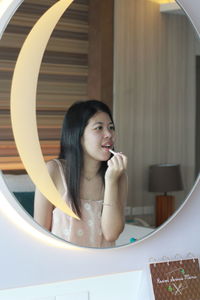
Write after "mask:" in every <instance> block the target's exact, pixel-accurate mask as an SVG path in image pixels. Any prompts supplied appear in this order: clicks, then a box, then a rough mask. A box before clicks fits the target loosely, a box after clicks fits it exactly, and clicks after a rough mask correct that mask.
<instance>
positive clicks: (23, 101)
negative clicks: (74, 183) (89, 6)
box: [11, 0, 78, 219]
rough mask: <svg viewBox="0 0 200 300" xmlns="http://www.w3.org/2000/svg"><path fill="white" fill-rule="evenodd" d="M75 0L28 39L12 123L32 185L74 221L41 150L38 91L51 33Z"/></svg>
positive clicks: (67, 0)
mask: <svg viewBox="0 0 200 300" xmlns="http://www.w3.org/2000/svg"><path fill="white" fill-rule="evenodd" d="M72 2H73V0H60V1H58V2H56V3H55V4H54V5H53V6H52V7H51V8H49V9H48V10H47V11H46V12H45V13H44V14H43V15H42V17H41V18H40V19H39V20H38V22H37V23H36V24H35V26H34V27H33V28H32V30H31V32H30V33H29V35H28V36H27V38H26V40H25V42H24V44H23V46H22V48H21V51H20V54H19V57H18V59H17V63H16V67H15V70H14V75H13V80H12V87H11V121H12V129H13V134H14V138H15V143H16V146H17V149H18V152H19V155H20V157H21V160H22V162H23V164H24V167H25V168H26V170H27V173H28V174H29V176H30V178H31V179H32V181H33V182H34V183H35V185H36V187H37V188H38V189H39V190H40V192H41V193H42V194H43V195H44V196H45V197H46V198H47V199H48V200H49V201H50V202H51V203H52V204H53V205H54V206H56V207H58V208H59V209H61V210H62V211H63V212H65V213H66V214H68V215H69V216H72V217H74V218H77V219H78V217H77V216H76V215H75V214H74V212H73V211H72V210H71V209H70V208H69V207H68V206H67V204H66V202H65V201H64V200H63V199H62V197H61V196H60V194H59V192H58V190H57V188H56V186H55V185H54V183H53V181H52V179H51V177H50V175H49V173H48V170H47V167H46V164H45V161H44V158H43V155H42V151H41V147H40V142H39V137H38V131H37V120H36V91H37V81H38V75H39V70H40V65H41V61H42V57H43V54H44V51H45V49H46V45H47V43H48V41H49V38H50V36H51V33H52V31H53V29H54V28H55V26H56V24H57V22H58V21H59V19H60V17H61V16H62V14H63V13H64V11H65V10H66V9H67V8H68V6H69V5H70V4H71V3H72Z"/></svg>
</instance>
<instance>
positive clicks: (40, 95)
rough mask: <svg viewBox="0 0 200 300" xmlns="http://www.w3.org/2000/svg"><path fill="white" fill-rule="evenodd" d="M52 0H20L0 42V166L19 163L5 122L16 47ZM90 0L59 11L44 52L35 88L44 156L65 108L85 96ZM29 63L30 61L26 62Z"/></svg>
mask: <svg viewBox="0 0 200 300" xmlns="http://www.w3.org/2000/svg"><path fill="white" fill-rule="evenodd" d="M52 4H53V3H52V1H51V0H40V1H39V2H38V1H37V0H25V1H24V2H23V3H22V5H21V6H20V8H19V9H18V11H17V12H16V13H15V15H14V16H13V18H12V19H11V21H10V23H9V25H8V26H7V28H6V31H5V33H4V35H3V37H2V39H1V41H0V169H3V170H9V169H21V168H23V166H22V164H21V161H20V158H19V157H18V154H17V150H16V147H15V143H14V141H13V134H12V130H11V122H10V110H9V105H10V104H9V101H10V87H11V80H12V74H13V69H14V66H15V61H16V59H17V56H18V53H19V50H20V48H21V46H22V44H23V42H24V40H25V38H26V36H27V34H28V33H29V32H30V30H31V28H32V26H33V25H34V24H35V22H36V21H37V20H38V19H39V17H40V16H41V15H42V14H43V13H44V12H45V11H46V10H47V9H48V8H49V7H50V6H51V5H52ZM88 11H89V0H74V2H73V3H72V4H71V5H70V7H69V9H68V10H67V11H66V12H65V13H64V14H63V16H62V18H61V19H60V21H59V23H58V24H57V26H56V28H55V30H54V31H53V33H52V36H51V38H50V40H49V43H48V45H47V49H46V51H45V53H44V57H43V61H42V65H41V69H40V74H39V81H38V88H37V121H38V132H39V137H40V142H41V147H42V151H43V154H44V157H45V159H46V160H48V159H51V158H52V157H55V156H57V155H58V149H59V138H60V128H61V123H62V119H63V116H64V113H65V111H66V110H67V108H68V107H69V106H70V105H71V104H72V103H73V102H74V101H77V100H83V99H87V97H88V96H87V88H88V87H87V81H88ZM30 63H31V62H30Z"/></svg>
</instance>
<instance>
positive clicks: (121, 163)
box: [101, 154, 128, 242]
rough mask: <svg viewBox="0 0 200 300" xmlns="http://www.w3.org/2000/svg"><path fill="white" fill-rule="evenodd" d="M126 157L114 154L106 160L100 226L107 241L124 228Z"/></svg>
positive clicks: (126, 182) (126, 187)
mask: <svg viewBox="0 0 200 300" xmlns="http://www.w3.org/2000/svg"><path fill="white" fill-rule="evenodd" d="M126 168H127V158H126V156H125V155H123V154H116V155H114V156H113V157H112V158H111V159H110V160H109V161H108V169H107V171H106V174H105V193H104V204H103V210H102V218H101V226H102V232H103V235H104V237H105V239H106V240H107V241H111V242H113V241H115V240H116V239H117V238H118V236H119V234H120V233H121V232H122V231H123V229H124V207H125V205H126V200H127V194H128V180H127V175H126Z"/></svg>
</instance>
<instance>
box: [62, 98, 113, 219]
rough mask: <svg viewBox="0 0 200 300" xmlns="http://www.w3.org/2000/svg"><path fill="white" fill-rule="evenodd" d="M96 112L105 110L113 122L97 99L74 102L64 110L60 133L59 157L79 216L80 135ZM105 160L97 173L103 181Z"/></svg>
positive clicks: (103, 104)
mask: <svg viewBox="0 0 200 300" xmlns="http://www.w3.org/2000/svg"><path fill="white" fill-rule="evenodd" d="M97 112H105V113H107V114H108V115H109V117H110V119H111V121H112V122H113V118H112V114H111V111H110V109H109V107H108V106H107V105H106V104H105V103H103V102H101V101H98V100H87V101H80V102H76V103H74V104H73V105H72V106H71V107H70V108H69V109H68V111H67V112H66V114H65V117H64V120H63V127H62V133H61V142H60V154H59V159H64V160H65V178H66V182H67V187H68V192H69V196H70V197H69V198H70V202H71V207H72V209H73V211H74V212H75V213H76V214H77V215H78V216H79V217H81V201H80V179H81V172H82V168H83V149H82V146H81V137H82V136H83V133H84V130H85V127H86V126H87V124H88V121H89V119H90V118H91V117H92V116H93V115H94V114H96V113H97ZM106 169H107V162H106V161H102V163H101V166H100V169H99V174H100V175H101V177H102V180H103V182H104V175H105V172H106Z"/></svg>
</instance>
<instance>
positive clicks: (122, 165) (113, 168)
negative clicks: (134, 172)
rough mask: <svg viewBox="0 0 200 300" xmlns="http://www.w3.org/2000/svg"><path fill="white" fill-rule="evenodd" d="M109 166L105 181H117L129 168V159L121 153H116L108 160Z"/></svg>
mask: <svg viewBox="0 0 200 300" xmlns="http://www.w3.org/2000/svg"><path fill="white" fill-rule="evenodd" d="M107 164H108V168H107V170H106V173H105V180H106V181H107V180H109V181H113V182H114V181H117V180H118V179H119V178H120V176H121V175H122V173H123V172H124V171H125V170H126V168H127V157H126V156H125V155H124V154H122V153H121V152H120V153H116V154H115V155H114V156H113V157H112V158H111V159H109V160H108V162H107Z"/></svg>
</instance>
